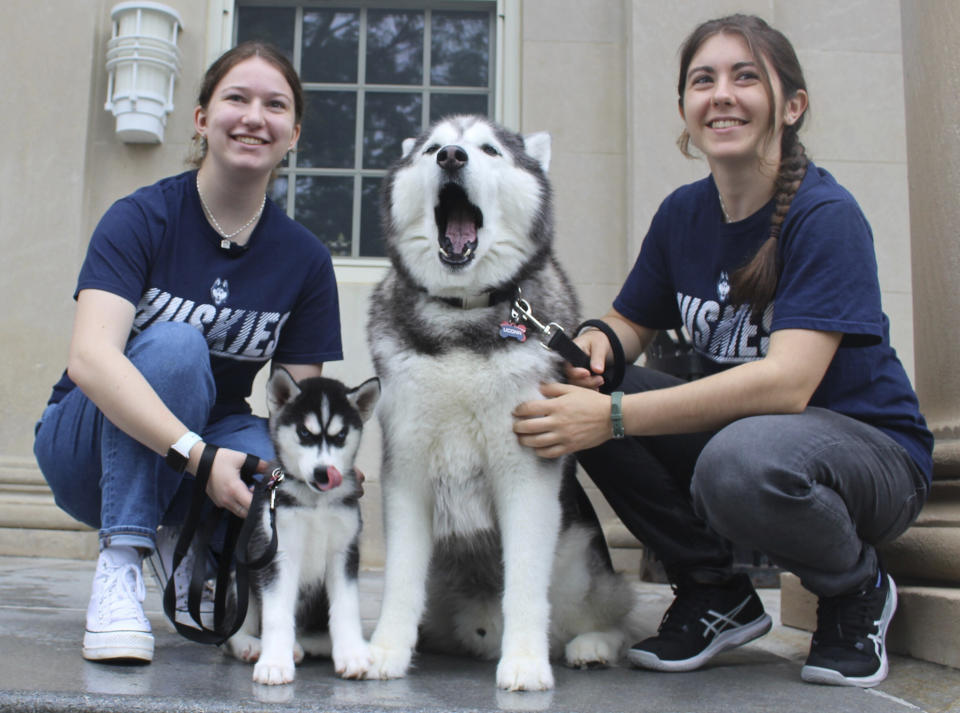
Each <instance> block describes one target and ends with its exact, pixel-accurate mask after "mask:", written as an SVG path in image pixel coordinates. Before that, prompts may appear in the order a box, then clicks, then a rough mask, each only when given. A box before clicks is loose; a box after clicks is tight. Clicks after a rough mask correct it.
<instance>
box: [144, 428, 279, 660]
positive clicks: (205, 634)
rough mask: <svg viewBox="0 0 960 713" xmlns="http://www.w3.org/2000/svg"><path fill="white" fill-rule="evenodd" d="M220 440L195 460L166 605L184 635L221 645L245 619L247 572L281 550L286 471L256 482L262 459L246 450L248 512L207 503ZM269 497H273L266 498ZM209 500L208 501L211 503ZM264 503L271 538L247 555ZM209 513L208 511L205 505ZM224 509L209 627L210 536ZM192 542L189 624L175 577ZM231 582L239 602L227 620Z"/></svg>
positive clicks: (243, 472) (242, 471)
mask: <svg viewBox="0 0 960 713" xmlns="http://www.w3.org/2000/svg"><path fill="white" fill-rule="evenodd" d="M217 450H218V448H217V446H214V445H210V444H207V445H205V446H204V449H203V453H202V454H201V456H200V463H199V465H198V466H197V478H196V483H195V485H194V492H193V499H192V500H191V502H190V510H189V512H188V513H187V519H186V521H185V522H184V524H183V528H182V529H181V531H180V537H179V539H178V540H177V544H176V547H175V548H174V552H173V567H172V569H171V571H170V578H169V579H168V580H167V584H166V587H165V588H164V590H163V611H164V613H165V614H166V615H167V618H168V619H169V620H170V621H171V622H172V623H173V625H174V627H176V629H177V632H178V633H179V634H180V635H181V636H184V637H186V638H187V639H190V640H191V641H196V642H198V643H201V644H216V645H218V646H219V645H220V644H222V643H223V642H224V641H226V640H227V639H229V638H230V637H231V636H233V635H234V634H235V633H237V631H238V630H239V629H240V627H241V626H242V625H243V620H244V619H245V618H246V615H247V606H248V604H249V592H250V589H249V572H250V570H256V569H261V568H263V567H265V566H267V565H268V564H269V563H270V562H271V561H272V560H273V557H274V555H275V554H276V552H277V522H276V507H275V505H276V503H275V498H276V488H277V487H278V486H279V485H280V483H281V482H282V481H283V471H281V470H280V469H279V468H277V469H275V470H274V471H273V474H272V475H271V477H270V478H267V479H264V480H262V481H260V482H257V481H256V480H255V479H254V475H255V474H256V472H257V466H258V465H259V463H260V459H259V458H258V457H257V456H255V455H251V454H248V455H247V458H246V460H245V461H244V463H243V467H242V468H241V469H240V476H241V477H242V478H243V482H245V483H246V484H247V485H252V486H253V503H252V504H251V505H250V511H249V512H248V513H247V518H246V519H242V518H239V517H237V516H236V515H234V514H233V513H231V512H227V511H226V510H224V509H223V508H218V507H216V506H213V504H212V503H209V499H208V498H207V495H206V489H207V481H208V480H209V479H210V468H211V466H212V465H213V459H214V458H215V457H216V454H217ZM268 499H269V503H268ZM208 503H209V505H208ZM264 505H268V506H269V508H270V529H271V532H272V535H271V540H270V544H269V545H267V547H266V549H265V550H264V552H263V553H262V554H261V555H260V556H259V557H257V558H256V559H254V560H250V559H249V553H248V546H249V542H250V536H251V535H252V533H253V531H254V529H255V527H256V525H255V523H256V521H257V519H258V518H259V516H260V513H261V511H262V508H263V507H264ZM205 510H208V511H209V513H208V514H207V515H206V516H204V511H205ZM224 515H226V518H227V532H226V537H225V540H224V546H223V551H222V552H221V553H220V556H219V558H218V559H219V563H218V567H217V578H216V589H215V592H214V609H213V628H209V627H207V626H206V625H205V624H204V623H203V621H202V618H201V612H200V603H201V601H202V598H203V589H204V586H205V585H206V580H207V553H208V552H209V551H210V542H211V540H212V538H213V536H214V534H215V533H216V531H217V528H218V527H219V525H220V521H221V520H222V519H223V517H224ZM191 544H192V545H193V547H194V553H195V556H194V562H193V571H192V572H191V573H190V589H189V593H188V596H187V611H188V613H189V614H190V618H191V619H192V620H193V623H194V624H196V626H188V625H187V624H184V623H182V622H179V621H177V618H176V611H177V590H176V585H175V578H176V572H177V568H178V567H179V566H180V563H181V562H182V561H183V558H184V557H185V556H186V554H187V552H188V551H189V549H190V547H191ZM231 582H232V583H233V584H234V585H235V587H236V596H235V598H234V601H235V604H236V606H235V608H234V611H233V612H232V614H233V616H232V618H230V620H229V621H227V593H228V591H229V589H230V585H231Z"/></svg>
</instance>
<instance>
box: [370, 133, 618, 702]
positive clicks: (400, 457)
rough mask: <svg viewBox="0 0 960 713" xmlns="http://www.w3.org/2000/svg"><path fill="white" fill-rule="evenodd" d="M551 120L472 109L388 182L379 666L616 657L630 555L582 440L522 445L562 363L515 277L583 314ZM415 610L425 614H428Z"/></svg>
mask: <svg viewBox="0 0 960 713" xmlns="http://www.w3.org/2000/svg"><path fill="white" fill-rule="evenodd" d="M549 160H550V138H549V136H548V135H547V134H543V133H540V134H534V135H532V136H527V137H522V136H520V135H518V134H515V133H512V132H510V131H507V130H505V129H504V128H502V127H500V126H498V125H495V124H493V123H491V122H489V121H488V120H486V119H485V118H482V117H475V116H456V117H452V118H448V119H445V120H442V121H440V122H438V123H437V124H435V125H434V126H432V127H431V128H430V129H429V130H428V131H427V132H426V133H424V134H423V135H422V136H420V137H419V138H418V139H416V140H413V139H408V140H407V141H406V142H404V153H403V157H402V159H400V160H399V161H398V162H397V164H395V165H394V166H393V167H392V168H391V170H390V171H389V172H388V174H387V176H386V178H385V181H384V192H383V208H382V218H383V224H384V232H385V236H386V246H387V251H388V254H389V256H390V258H391V262H392V269H391V270H390V272H389V273H388V275H387V276H386V278H385V279H384V280H383V281H382V282H381V284H380V285H379V286H378V287H377V289H376V291H375V293H374V295H373V298H372V303H371V308H370V321H369V325H368V338H369V342H370V346H371V351H372V354H373V358H374V363H375V366H376V370H377V372H378V375H379V377H380V379H381V383H382V389H383V394H382V397H381V400H380V404H379V407H378V414H379V418H380V423H381V426H382V430H383V469H382V473H381V478H382V485H383V498H384V523H385V537H386V571H385V589H384V599H383V605H382V609H381V614H380V619H379V622H378V624H377V627H376V631H375V632H374V634H373V637H372V639H371V656H372V659H373V664H372V666H371V668H370V669H369V670H368V671H367V674H366V675H367V677H368V678H396V677H400V676H403V675H404V674H405V673H406V671H407V668H408V667H409V665H410V661H411V657H412V654H413V650H414V647H415V645H416V644H417V641H418V634H419V639H420V641H421V643H422V644H423V645H424V647H426V648H431V649H434V650H437V649H439V650H444V651H460V652H467V653H471V654H473V655H477V656H481V657H485V658H490V659H495V658H497V657H499V664H498V666H497V684H498V685H499V686H500V687H501V688H504V689H509V690H543V689H548V688H552V687H553V683H554V682H553V673H552V670H551V668H550V661H549V657H550V656H551V654H552V655H554V656H560V655H563V656H564V658H565V660H566V662H567V663H568V664H569V665H571V666H576V667H588V666H594V665H603V664H606V663H612V662H614V661H616V660H617V659H618V658H619V656H620V654H621V652H622V648H623V644H624V642H625V631H624V626H625V621H626V618H627V615H628V612H629V611H630V610H631V607H632V604H633V590H632V588H631V587H630V586H629V585H628V584H627V583H626V582H625V581H624V580H622V579H621V578H620V577H618V576H617V575H616V574H615V573H614V572H613V568H612V566H611V564H610V558H609V553H608V552H607V549H606V544H605V542H604V540H603V536H602V533H601V532H600V529H599V525H598V523H597V520H596V516H595V514H594V513H593V510H592V508H591V507H590V503H589V501H588V500H587V498H586V496H585V495H584V493H583V491H582V489H581V488H580V486H579V484H578V483H577V481H576V478H575V461H574V460H573V459H572V458H565V459H558V460H547V459H543V458H539V457H537V456H536V455H535V453H534V452H533V450H531V449H528V448H524V447H522V446H520V445H519V443H518V441H517V438H516V436H515V434H514V433H513V430H512V428H513V426H512V422H513V419H512V417H511V411H512V410H513V408H514V407H515V406H516V405H517V404H519V403H520V402H522V401H526V400H529V399H534V398H540V394H539V390H538V387H539V384H540V383H541V382H543V381H546V380H553V379H557V378H559V377H560V376H561V375H562V365H561V360H560V358H559V357H558V356H557V355H556V354H555V353H553V352H550V351H548V350H546V349H544V348H542V347H541V345H540V344H539V343H538V340H537V339H536V338H535V335H531V336H532V337H533V338H530V339H525V340H523V341H521V340H522V339H523V338H524V337H525V335H524V333H523V330H522V329H521V325H518V324H516V323H515V322H511V319H510V313H511V305H512V303H513V300H514V298H515V296H516V294H517V290H518V288H520V289H521V290H522V295H523V298H524V299H526V300H527V301H528V302H529V303H530V305H531V307H536V308H537V309H538V311H540V312H541V313H543V314H546V315H547V316H548V318H549V320H551V321H555V322H557V323H559V324H561V325H564V326H566V327H567V328H570V327H573V326H575V324H576V321H575V320H576V314H577V304H576V298H575V296H574V292H573V289H572V287H571V285H570V283H569V281H568V280H567V277H566V275H565V274H564V273H563V271H562V270H561V269H560V266H559V265H558V264H557V262H556V260H555V258H554V255H553V252H552V240H553V225H552V211H551V197H550V186H549V184H548V182H547V179H546V176H545V172H546V169H547V166H548V164H549ZM418 627H420V628H419V630H418Z"/></svg>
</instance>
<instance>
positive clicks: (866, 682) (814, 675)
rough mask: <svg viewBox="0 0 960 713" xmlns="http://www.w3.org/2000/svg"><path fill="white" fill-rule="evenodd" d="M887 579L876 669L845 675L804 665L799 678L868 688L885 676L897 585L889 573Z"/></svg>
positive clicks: (887, 670) (808, 681)
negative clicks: (878, 664)
mask: <svg viewBox="0 0 960 713" xmlns="http://www.w3.org/2000/svg"><path fill="white" fill-rule="evenodd" d="M887 580H888V584H889V586H890V589H889V591H888V592H887V600H886V601H885V602H884V603H883V612H882V613H881V614H880V626H879V634H880V641H882V642H883V646H882V647H881V650H880V666H879V667H878V668H877V670H876V671H875V672H874V673H872V674H870V675H869V676H845V675H844V674H843V673H841V672H840V671H837V670H835V669H831V668H824V667H822V666H808V665H804V667H803V668H802V669H800V678H802V679H803V680H804V681H806V682H807V683H822V684H824V685H827V686H858V687H860V688H870V687H872V686H876V685H877V684H878V683H880V682H881V681H883V680H884V679H885V678H886V677H887V673H888V672H889V670H890V664H889V662H888V661H887V627H888V626H890V621H891V619H893V614H894V612H896V610H897V586H896V585H895V584H894V583H893V578H892V577H890V575H887Z"/></svg>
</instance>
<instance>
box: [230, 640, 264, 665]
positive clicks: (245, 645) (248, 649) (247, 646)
mask: <svg viewBox="0 0 960 713" xmlns="http://www.w3.org/2000/svg"><path fill="white" fill-rule="evenodd" d="M226 649H227V653H229V654H230V655H231V656H233V657H234V658H238V659H240V660H241V661H246V662H247V663H253V662H254V661H256V660H257V659H259V658H260V639H258V638H257V637H256V636H250V635H249V634H244V633H243V632H240V633H238V634H234V635H233V636H231V637H230V638H229V639H227V643H226Z"/></svg>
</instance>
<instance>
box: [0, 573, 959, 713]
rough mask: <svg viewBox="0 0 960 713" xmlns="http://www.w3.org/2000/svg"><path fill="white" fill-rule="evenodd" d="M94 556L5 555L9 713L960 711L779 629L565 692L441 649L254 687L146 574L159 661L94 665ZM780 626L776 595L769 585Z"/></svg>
mask: <svg viewBox="0 0 960 713" xmlns="http://www.w3.org/2000/svg"><path fill="white" fill-rule="evenodd" d="M93 568H94V563H93V562H92V561H78V560H57V559H39V558H17V557H0V713H4V712H6V711H31V712H34V713H43V712H47V711H57V712H59V711H64V712H65V711H71V712H81V713H82V712H84V711H149V712H151V713H152V712H164V713H178V712H180V711H217V712H219V711H330V712H347V711H367V712H377V711H428V712H431V713H433V712H437V713H440V712H443V713H460V712H467V711H470V712H474V711H476V712H480V711H577V712H578V713H592V712H594V711H596V712H603V713H612V712H614V711H624V712H628V711H629V712H631V713H639V712H643V711H651V712H654V711H655V712H656V713H681V712H689V711H710V712H711V713H726V712H733V711H736V712H737V713H744V712H748V711H777V712H778V713H780V712H782V713H791V712H798V713H799V712H801V711H810V712H815V713H845V712H847V711H850V712H853V711H856V712H857V713H907V712H912V711H927V712H928V713H940V712H945V711H955V712H957V713H960V671H958V670H955V669H950V668H945V667H943V666H937V665H934V664H928V663H924V662H921V661H916V660H913V659H906V658H901V657H893V659H892V661H891V673H890V676H889V678H888V679H887V680H886V681H885V682H884V683H883V684H881V685H880V686H878V687H877V688H874V689H870V690H860V689H853V688H834V687H829V686H816V685H811V684H806V683H803V682H802V681H801V680H800V667H801V665H802V663H803V659H804V657H805V655H806V650H807V647H808V645H809V634H807V633H805V632H801V631H798V630H795V629H790V628H787V627H783V626H780V625H779V623H777V625H775V626H774V629H773V631H771V632H770V633H769V634H768V635H767V636H765V637H763V638H762V639H760V640H758V641H756V642H753V643H751V644H749V645H747V646H745V647H742V648H740V649H738V650H736V651H731V652H727V653H725V654H721V655H720V656H718V657H717V658H715V659H714V660H713V661H711V662H710V664H709V665H708V666H707V667H705V668H703V669H701V670H699V671H696V672H692V673H684V674H665V673H655V672H648V671H637V670H633V669H631V668H628V667H625V666H621V667H616V668H610V669H606V670H599V671H572V670H569V669H566V668H564V667H563V666H562V665H555V666H554V672H555V675H556V689H555V690H553V691H550V692H545V693H506V692H503V691H498V690H497V688H496V685H495V683H494V672H495V664H494V663H490V662H480V661H474V660H471V659H466V658H449V657H441V656H434V655H427V656H421V657H418V658H417V659H416V666H415V668H414V669H413V670H412V671H411V672H410V674H409V675H408V676H407V678H405V679H401V680H396V681H343V680H340V679H338V678H336V677H335V676H334V674H333V667H332V664H331V663H330V662H329V661H326V660H308V661H307V662H305V663H304V664H303V665H301V666H300V667H299V668H298V671H297V680H296V682H295V683H293V684H291V685H288V686H274V687H270V686H261V685H257V684H254V683H252V681H251V679H250V676H251V672H252V668H251V666H250V665H248V664H244V663H241V662H239V661H236V660H234V659H232V658H229V657H227V656H225V655H224V654H223V653H222V652H221V651H220V650H218V649H217V648H215V647H211V646H203V645H200V644H194V643H191V642H189V641H187V640H185V639H182V638H180V637H179V636H178V635H177V634H175V633H173V630H172V628H171V627H170V626H169V625H168V624H167V622H166V621H165V619H164V617H163V614H162V610H161V605H160V596H159V592H158V590H157V589H156V587H154V586H153V583H152V582H151V581H150V580H149V578H148V595H147V610H148V614H149V616H150V620H151V622H152V624H153V627H154V632H155V634H156V653H155V657H154V661H153V663H152V664H150V665H147V666H133V665H131V666H123V665H107V664H96V663H91V662H88V661H84V660H83V658H82V657H81V656H80V643H81V639H82V635H83V621H84V613H85V611H86V605H87V599H88V597H89V589H90V583H91V580H92V576H93ZM381 586H382V579H381V576H380V573H378V572H363V573H362V574H361V590H362V612H363V616H364V619H365V629H366V631H367V632H368V633H369V631H370V630H371V629H372V627H373V624H374V621H375V619H376V616H377V613H378V610H379V601H380V589H381ZM637 586H638V593H639V597H640V602H641V606H642V607H643V611H644V618H645V619H647V620H649V622H650V630H651V632H652V631H653V630H655V629H656V626H657V624H658V622H659V620H660V616H661V614H662V613H663V611H664V609H665V608H666V607H667V605H668V604H669V601H670V599H671V594H670V590H669V588H668V587H666V586H665V585H657V584H638V585H637ZM761 594H762V597H763V600H764V604H765V606H766V607H767V611H768V612H769V613H770V614H771V616H772V617H773V619H774V621H775V622H779V592H778V591H777V590H762V593H761Z"/></svg>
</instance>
